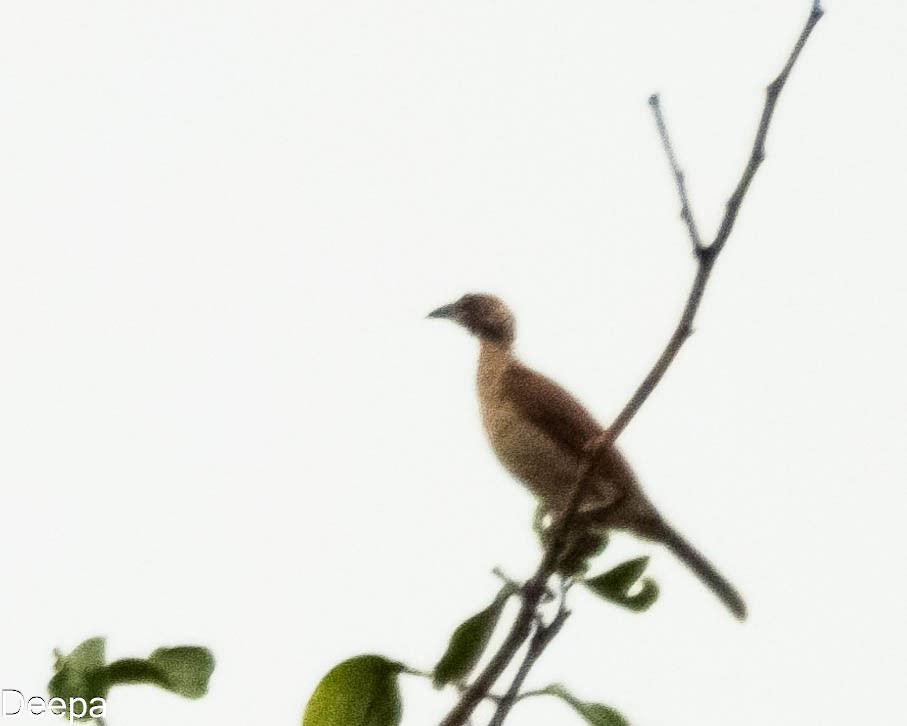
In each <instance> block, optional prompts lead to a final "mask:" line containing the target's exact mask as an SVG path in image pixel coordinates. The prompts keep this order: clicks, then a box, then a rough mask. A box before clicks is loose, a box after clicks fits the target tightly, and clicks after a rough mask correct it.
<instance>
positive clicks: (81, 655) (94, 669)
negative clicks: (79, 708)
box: [47, 638, 109, 720]
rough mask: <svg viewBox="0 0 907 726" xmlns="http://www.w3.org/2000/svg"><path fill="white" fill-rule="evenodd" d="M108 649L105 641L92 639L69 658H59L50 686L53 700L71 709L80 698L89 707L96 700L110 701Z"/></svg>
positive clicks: (61, 656) (68, 656)
mask: <svg viewBox="0 0 907 726" xmlns="http://www.w3.org/2000/svg"><path fill="white" fill-rule="evenodd" d="M104 646H105V640H104V638H89V639H88V640H86V641H84V642H83V643H81V644H80V645H78V646H77V647H76V648H75V650H73V651H72V652H71V653H70V654H69V655H60V654H57V662H56V664H55V665H54V670H55V671H56V673H55V674H54V676H53V677H52V678H51V679H50V683H48V684H47V691H48V693H49V695H50V697H51V698H62V699H63V701H65V702H66V704H67V706H68V705H69V703H70V701H71V700H72V699H76V698H81V699H84V700H85V702H86V703H88V704H90V703H91V701H92V699H94V698H104V699H106V698H107V692H108V690H109V683H108V681H107V674H106V671H107V669H106V668H105V666H104ZM73 718H74V720H78V719H76V717H73ZM82 718H87V717H82Z"/></svg>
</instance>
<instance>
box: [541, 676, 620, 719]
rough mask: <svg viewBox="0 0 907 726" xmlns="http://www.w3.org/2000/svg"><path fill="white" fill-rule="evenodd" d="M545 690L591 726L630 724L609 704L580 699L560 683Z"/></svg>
mask: <svg viewBox="0 0 907 726" xmlns="http://www.w3.org/2000/svg"><path fill="white" fill-rule="evenodd" d="M545 692H546V693H550V694H551V695H552V696H557V697H558V698H561V699H563V700H564V701H566V702H567V703H569V704H570V705H571V706H572V707H573V709H574V710H575V711H576V712H577V713H578V714H579V715H580V716H582V717H583V718H584V719H586V723H590V724H592V726H630V724H629V722H628V721H627V719H625V718H624V717H623V716H622V715H621V714H620V713H619V712H618V711H616V710H614V709H613V708H611V707H610V706H604V705H602V704H601V703H587V702H586V701H580V700H579V699H578V698H577V697H576V696H574V695H573V694H572V693H570V691H568V690H567V689H566V688H564V687H563V686H561V685H554V686H548V688H546V689H545Z"/></svg>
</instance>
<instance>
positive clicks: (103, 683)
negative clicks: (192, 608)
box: [47, 638, 214, 704]
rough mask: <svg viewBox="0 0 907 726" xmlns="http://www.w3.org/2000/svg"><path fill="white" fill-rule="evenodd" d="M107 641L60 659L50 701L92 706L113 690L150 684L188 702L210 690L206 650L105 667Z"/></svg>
mask: <svg viewBox="0 0 907 726" xmlns="http://www.w3.org/2000/svg"><path fill="white" fill-rule="evenodd" d="M104 645H105V643H104V638H91V639H89V640H86V641H85V642H84V643H82V644H81V645H79V646H78V647H77V648H76V649H75V650H74V651H72V653H70V654H69V655H66V656H58V658H57V663H56V671H57V672H56V674H55V675H54V677H53V678H51V680H50V683H49V684H48V686H47V690H48V691H49V693H50V696H51V698H62V699H63V700H64V701H65V702H66V703H67V704H69V702H70V699H74V698H82V699H85V701H86V703H89V704H90V703H91V701H92V699H95V698H104V699H106V698H107V694H108V692H109V691H110V688H111V687H112V686H116V685H123V684H149V685H154V686H159V687H161V688H165V689H167V690H168V691H173V692H174V693H177V694H179V695H181V696H184V697H186V698H200V697H201V696H203V695H205V693H206V692H207V690H208V679H209V678H210V677H211V673H212V672H213V671H214V656H213V655H211V651H209V650H208V649H207V648H199V647H195V646H188V645H184V646H179V647H176V648H158V649H157V650H156V651H154V653H152V654H151V656H150V657H149V658H148V659H147V660H143V659H141V658H124V659H122V660H118V661H114V662H113V663H111V664H110V665H105V663H104V660H105V658H104Z"/></svg>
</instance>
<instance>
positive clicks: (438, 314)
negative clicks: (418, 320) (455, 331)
mask: <svg viewBox="0 0 907 726" xmlns="http://www.w3.org/2000/svg"><path fill="white" fill-rule="evenodd" d="M456 314H457V305H456V303H449V304H448V305H442V306H441V307H439V308H438V309H437V310H432V311H431V312H430V313H429V314H428V317H429V318H447V319H452V318H454V317H456Z"/></svg>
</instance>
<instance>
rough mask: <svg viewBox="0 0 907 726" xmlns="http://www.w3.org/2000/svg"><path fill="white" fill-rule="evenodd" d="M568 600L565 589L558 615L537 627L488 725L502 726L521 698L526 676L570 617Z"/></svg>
mask: <svg viewBox="0 0 907 726" xmlns="http://www.w3.org/2000/svg"><path fill="white" fill-rule="evenodd" d="M566 601H567V592H566V589H565V590H564V591H562V593H561V603H560V607H558V610H557V615H555V616H554V620H552V621H551V623H550V624H549V625H545V624H544V623H542V624H540V625H539V626H538V627H537V628H536V631H535V633H534V634H533V636H532V640H530V641H529V649H528V650H527V651H526V655H525V657H524V658H523V662H522V663H521V664H520V668H519V670H518V671H517V673H516V676H515V677H514V679H513V683H511V684H510V688H508V689H507V693H505V694H504V697H503V698H502V699H501V700H500V701H499V702H498V707H497V709H496V710H495V713H494V717H493V718H492V719H491V721H489V722H488V726H501V724H503V723H504V719H505V718H507V715H508V714H509V713H510V709H511V708H513V705H514V704H515V703H516V702H517V701H518V700H520V689H521V688H522V687H523V682H524V681H525V680H526V676H528V675H529V671H530V670H532V666H534V665H535V663H536V661H537V660H538V659H539V658H540V657H541V655H542V653H543V652H544V650H545V648H547V647H548V644H549V643H550V642H551V641H552V640H553V639H554V636H556V635H557V634H558V633H559V632H560V630H561V628H562V627H564V623H565V622H566V620H567V618H569V617H570V611H569V610H568V609H567V602H566Z"/></svg>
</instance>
